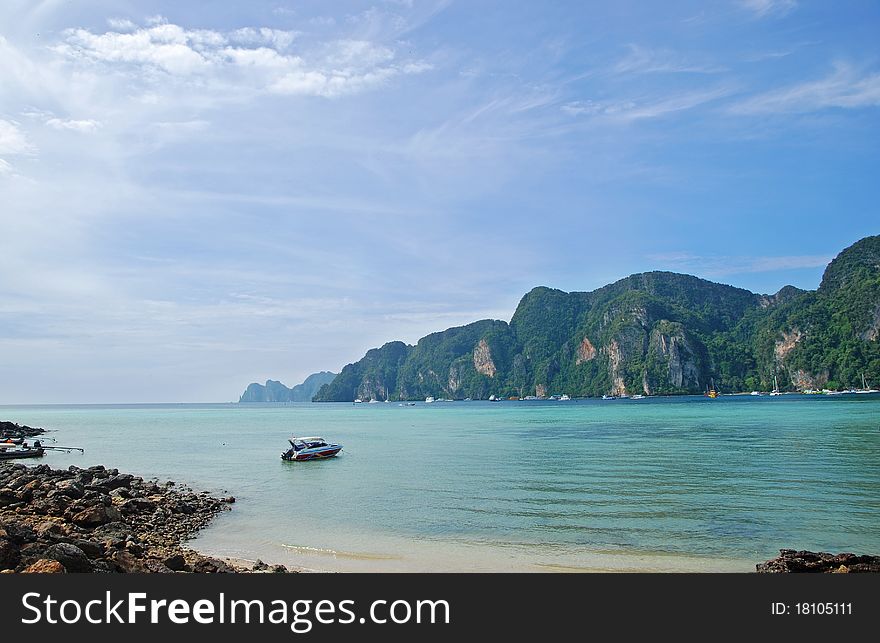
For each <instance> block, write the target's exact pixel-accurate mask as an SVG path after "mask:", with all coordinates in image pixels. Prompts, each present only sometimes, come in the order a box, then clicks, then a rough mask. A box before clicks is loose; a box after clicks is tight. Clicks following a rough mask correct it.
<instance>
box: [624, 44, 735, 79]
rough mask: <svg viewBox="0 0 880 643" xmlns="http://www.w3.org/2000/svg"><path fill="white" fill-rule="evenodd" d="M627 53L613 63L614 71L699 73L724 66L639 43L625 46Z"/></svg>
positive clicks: (715, 71) (717, 70) (716, 69)
mask: <svg viewBox="0 0 880 643" xmlns="http://www.w3.org/2000/svg"><path fill="white" fill-rule="evenodd" d="M627 48H628V50H629V53H628V54H627V55H626V56H625V57H624V58H622V59H621V60H620V61H618V62H617V64H615V65H614V67H613V70H614V71H615V72H616V73H633V74H650V73H699V74H711V73H718V72H721V71H724V69H725V68H724V67H722V66H720V65H715V64H712V63H710V62H707V61H699V62H698V61H694V60H691V59H689V58H687V57H686V56H683V55H682V54H679V53H677V52H675V51H673V50H671V49H665V48H661V49H649V48H646V47H641V46H639V45H635V44H630V45H628V46H627Z"/></svg>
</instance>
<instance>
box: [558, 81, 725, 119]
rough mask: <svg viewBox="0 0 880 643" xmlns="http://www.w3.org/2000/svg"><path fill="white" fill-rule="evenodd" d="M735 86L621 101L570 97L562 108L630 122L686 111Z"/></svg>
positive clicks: (576, 112)
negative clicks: (572, 99) (579, 99)
mask: <svg viewBox="0 0 880 643" xmlns="http://www.w3.org/2000/svg"><path fill="white" fill-rule="evenodd" d="M735 91H736V90H735V88H734V87H732V86H726V85H722V86H718V87H712V88H709V89H702V90H694V91H683V92H679V93H672V94H668V95H665V96H657V97H651V98H645V99H638V100H636V99H631V100H619V101H595V100H585V101H571V102H568V103H565V104H564V105H562V106H561V107H560V109H561V110H562V111H563V112H564V113H565V114H568V115H569V116H580V117H593V118H602V119H604V120H607V121H618V122H631V121H638V120H646V119H653V118H659V117H662V116H667V115H670V114H674V113H677V112H683V111H687V110H690V109H693V108H695V107H698V106H700V105H704V104H706V103H711V102H713V101H717V100H719V99H721V98H724V97H726V96H729V95H731V94H732V93H734V92H735Z"/></svg>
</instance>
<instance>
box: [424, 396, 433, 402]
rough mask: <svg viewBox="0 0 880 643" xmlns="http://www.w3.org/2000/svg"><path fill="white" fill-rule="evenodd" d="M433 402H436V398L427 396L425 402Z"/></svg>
mask: <svg viewBox="0 0 880 643" xmlns="http://www.w3.org/2000/svg"><path fill="white" fill-rule="evenodd" d="M433 403H434V398H433V397H431V396H430V395H429V396H428V397H426V398H425V404H433Z"/></svg>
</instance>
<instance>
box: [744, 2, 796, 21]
mask: <svg viewBox="0 0 880 643" xmlns="http://www.w3.org/2000/svg"><path fill="white" fill-rule="evenodd" d="M738 4H739V5H740V6H741V7H742V8H743V9H746V10H747V11H750V12H751V13H752V14H754V15H755V16H756V17H757V18H766V17H769V16H784V15H786V14H787V13H789V12H791V11H792V10H794V9H795V8H796V7H797V6H798V3H797V0H739V2H738Z"/></svg>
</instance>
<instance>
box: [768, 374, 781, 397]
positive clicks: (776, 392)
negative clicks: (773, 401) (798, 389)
mask: <svg viewBox="0 0 880 643" xmlns="http://www.w3.org/2000/svg"><path fill="white" fill-rule="evenodd" d="M770 395H782V391H780V390H779V382H778V381H777V380H776V376H775V375H774V376H773V390H772V391H770Z"/></svg>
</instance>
